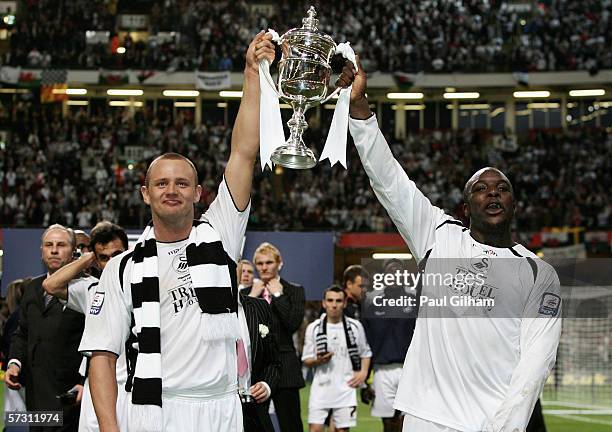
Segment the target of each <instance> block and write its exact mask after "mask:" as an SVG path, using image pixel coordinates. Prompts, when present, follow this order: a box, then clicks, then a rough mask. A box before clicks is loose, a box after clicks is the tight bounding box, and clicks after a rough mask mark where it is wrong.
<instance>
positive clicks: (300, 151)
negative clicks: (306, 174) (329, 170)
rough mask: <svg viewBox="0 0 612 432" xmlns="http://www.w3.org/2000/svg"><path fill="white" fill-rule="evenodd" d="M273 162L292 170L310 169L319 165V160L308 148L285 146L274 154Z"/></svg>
mask: <svg viewBox="0 0 612 432" xmlns="http://www.w3.org/2000/svg"><path fill="white" fill-rule="evenodd" d="M271 159H272V162H274V163H275V164H276V165H280V166H283V167H285V168H292V169H309V168H312V167H314V166H315V165H316V164H317V158H316V157H315V155H314V153H313V151H312V150H310V149H309V148H308V147H295V146H290V145H285V146H282V147H279V148H277V149H276V150H275V151H274V153H272V157H271Z"/></svg>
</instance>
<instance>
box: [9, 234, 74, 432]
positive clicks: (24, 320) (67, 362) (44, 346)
mask: <svg viewBox="0 0 612 432" xmlns="http://www.w3.org/2000/svg"><path fill="white" fill-rule="evenodd" d="M74 248H75V237H74V233H73V232H72V230H70V229H68V228H65V227H63V226H62V225H58V224H55V225H51V226H50V227H49V228H47V230H46V231H45V232H44V233H43V236H42V246H41V251H42V260H43V263H44V264H45V267H46V268H47V274H44V275H41V276H38V277H35V278H34V279H32V281H31V282H30V283H29V284H28V285H27V286H26V287H25V288H24V294H23V298H22V301H21V310H20V315H19V325H18V327H17V330H16V331H15V333H14V335H13V338H12V341H11V354H10V358H11V360H9V363H8V370H7V372H6V375H5V381H6V384H7V385H8V387H9V388H11V389H14V390H18V389H20V388H21V386H22V385H24V386H25V387H26V408H27V409H28V411H60V410H63V423H64V425H63V426H62V427H57V428H44V429H43V428H41V427H30V430H31V431H37V430H44V431H45V432H49V431H52V430H58V431H76V430H77V427H78V420H79V403H80V400H81V395H82V392H83V386H82V385H81V381H82V379H81V376H80V375H79V364H80V363H81V358H82V357H81V354H79V352H78V346H79V342H80V340H81V335H82V334H83V326H84V323H85V318H84V316H83V314H80V313H77V312H74V311H72V310H70V309H68V308H66V307H65V303H63V302H60V301H59V300H58V299H56V298H54V297H53V296H50V295H48V294H46V293H45V292H44V290H43V288H42V282H43V280H45V279H46V278H47V277H48V276H49V275H51V274H53V273H55V272H56V271H57V270H59V269H60V268H61V267H63V266H64V265H66V264H67V263H69V262H71V261H72V258H73V252H74ZM22 369H23V372H24V373H23V376H24V380H23V381H24V382H20V377H21V375H22V373H21V372H22ZM66 392H71V393H74V395H75V396H76V397H73V399H72V400H70V399H64V403H62V401H61V400H60V399H58V398H57V396H58V395H61V394H64V393H66Z"/></svg>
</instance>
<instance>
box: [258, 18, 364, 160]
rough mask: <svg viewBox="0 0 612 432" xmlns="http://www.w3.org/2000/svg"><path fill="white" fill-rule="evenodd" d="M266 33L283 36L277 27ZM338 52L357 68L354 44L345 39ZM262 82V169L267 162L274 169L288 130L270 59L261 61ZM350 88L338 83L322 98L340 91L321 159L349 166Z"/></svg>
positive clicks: (278, 42) (327, 98) (260, 75)
mask: <svg viewBox="0 0 612 432" xmlns="http://www.w3.org/2000/svg"><path fill="white" fill-rule="evenodd" d="M267 34H270V35H272V41H274V42H275V43H277V44H280V42H281V37H280V36H279V35H278V33H277V32H276V31H274V30H272V29H269V30H268V33H267ZM335 54H342V55H343V56H344V57H345V58H346V59H347V60H349V61H351V62H352V63H353V65H354V66H355V68H357V62H356V59H355V52H354V51H353V49H352V48H351V46H350V43H348V42H345V43H341V44H339V45H337V47H336V50H335ZM259 82H260V88H261V95H260V106H259V112H260V114H259V117H260V126H259V138H260V159H261V169H262V171H263V170H264V169H265V167H266V165H267V166H269V167H270V169H272V160H271V156H272V154H273V153H274V151H275V150H276V149H278V148H279V147H281V146H283V145H284V144H285V134H284V131H283V124H282V117H281V114H280V104H279V97H280V93H279V91H278V90H277V88H276V86H275V84H274V82H273V80H272V78H271V76H270V64H269V62H268V61H267V60H262V61H261V62H260V64H259ZM351 88H352V86H351V87H348V88H340V87H339V88H337V89H336V90H334V92H333V93H331V94H330V95H329V96H328V97H326V98H325V99H324V100H322V101H321V102H320V103H321V104H323V103H325V102H327V101H328V100H329V99H331V98H333V97H334V96H335V95H339V96H338V100H337V102H336V108H335V110H334V116H333V119H332V124H331V126H330V129H329V133H328V136H327V139H326V142H325V146H324V148H323V151H322V152H321V157H320V160H323V159H329V161H330V164H331V165H332V166H333V165H334V164H335V163H336V162H340V164H342V166H344V168H346V167H347V166H346V141H347V132H348V117H349V104H350V95H351Z"/></svg>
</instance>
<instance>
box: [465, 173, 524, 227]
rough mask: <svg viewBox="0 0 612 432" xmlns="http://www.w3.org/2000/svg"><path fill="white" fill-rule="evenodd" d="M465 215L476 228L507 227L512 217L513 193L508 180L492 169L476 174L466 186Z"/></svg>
mask: <svg viewBox="0 0 612 432" xmlns="http://www.w3.org/2000/svg"><path fill="white" fill-rule="evenodd" d="M467 189H468V190H467V197H466V198H467V200H466V204H465V207H464V209H465V215H466V217H468V218H470V221H471V224H472V225H473V226H475V227H477V228H482V227H483V226H487V227H489V228H493V229H494V228H496V227H499V228H501V227H505V226H509V223H510V221H511V220H512V218H513V217H514V192H513V190H512V185H511V184H510V182H509V181H508V178H507V177H506V176H505V175H503V174H502V173H501V172H499V171H497V170H494V169H487V170H484V171H482V172H479V173H477V175H475V176H474V177H472V179H470V182H468V186H467Z"/></svg>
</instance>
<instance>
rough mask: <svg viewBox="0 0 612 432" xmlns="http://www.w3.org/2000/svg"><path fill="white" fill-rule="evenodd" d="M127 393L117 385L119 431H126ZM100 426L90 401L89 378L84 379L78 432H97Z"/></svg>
mask: <svg viewBox="0 0 612 432" xmlns="http://www.w3.org/2000/svg"><path fill="white" fill-rule="evenodd" d="M127 396H128V393H127V392H126V391H125V387H124V385H122V384H117V423H118V424H119V430H120V431H126V430H127V424H126V423H125V422H126V420H127V412H126V410H127V405H128V402H129V400H128V397H127ZM99 430H100V426H99V425H98V417H97V416H96V411H95V409H94V406H93V400H92V399H91V390H90V388H89V378H86V379H85V384H84V385H83V399H81V414H80V416H79V432H98V431H99Z"/></svg>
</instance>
